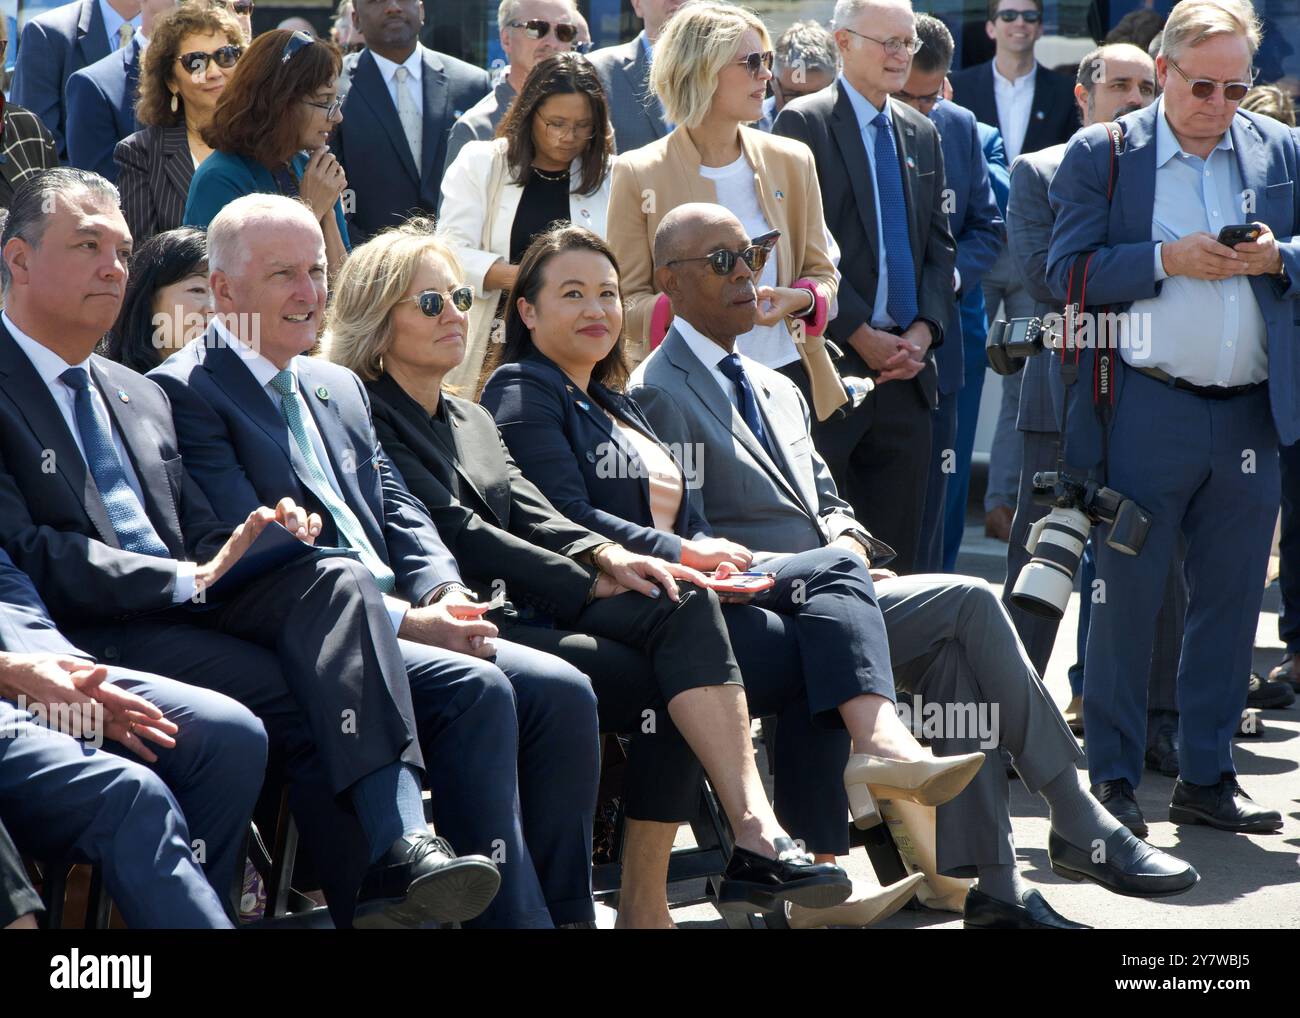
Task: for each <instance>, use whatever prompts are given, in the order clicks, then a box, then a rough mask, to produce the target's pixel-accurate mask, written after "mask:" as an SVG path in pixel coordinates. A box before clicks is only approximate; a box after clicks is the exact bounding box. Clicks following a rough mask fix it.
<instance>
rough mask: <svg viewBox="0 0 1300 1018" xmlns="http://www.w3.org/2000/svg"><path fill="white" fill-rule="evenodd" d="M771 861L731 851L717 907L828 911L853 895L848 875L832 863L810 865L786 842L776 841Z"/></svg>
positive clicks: (808, 859)
mask: <svg viewBox="0 0 1300 1018" xmlns="http://www.w3.org/2000/svg"><path fill="white" fill-rule="evenodd" d="M775 847H776V854H777V857H776V858H775V859H765V858H763V856H761V855H758V854H756V853H754V852H751V851H749V850H748V849H744V848H739V847H737V848H735V849H733V850H732V852H731V859H730V860H728V862H727V869H726V872H725V873H723V874H722V886H721V887H720V888H719V889H718V907H719V908H736V907H743V906H753V907H754V908H755V909H757V910H759V911H776V910H777V909H781V908H783V907H784V903H785V902H787V901H789V902H793V903H794V904H796V905H803V906H805V907H807V908H830V907H831V906H832V905H838V904H839V903H840V902H842V901H844V900H845V899H846V898H847V897H848V896H849V895H850V894H851V893H852V891H853V883H852V881H850V880H849V875H848V874H847V873H845V872H844V871H843V870H842V869H840V868H839V867H838V866H836V865H835V864H834V863H829V862H826V863H814V862H813V861H812V856H811V855H809V854H808V853H807V852H803V851H801V850H800V849H799V848H798V847H797V846H796V845H795V843H794V842H793V841H791V840H790V839H789V838H777V839H776V842H775Z"/></svg>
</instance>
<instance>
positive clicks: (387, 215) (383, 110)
mask: <svg viewBox="0 0 1300 1018" xmlns="http://www.w3.org/2000/svg"><path fill="white" fill-rule="evenodd" d="M352 19H353V23H354V24H355V25H356V27H357V28H359V29H360V30H361V31H362V32H363V33H364V34H365V37H366V48H365V49H364V50H362V51H361V53H360V54H359V55H358V56H357V61H356V65H355V66H354V67H353V69H352V76H351V85H350V88H349V91H348V96H347V100H346V101H345V102H344V103H343V122H342V123H341V124H339V126H338V128H337V129H336V130H335V132H334V138H333V141H332V142H331V145H332V147H333V149H334V154H335V156H336V157H337V158H338V161H339V163H340V164H341V165H342V166H343V169H344V170H345V171H346V173H347V176H348V187H349V188H351V190H352V193H353V203H352V206H351V208H345V211H347V212H349V213H350V215H349V216H348V233H349V234H350V235H351V239H352V244H353V245H354V246H355V245H357V244H360V243H363V242H364V241H365V240H366V239H367V238H368V237H369V236H371V235H372V234H374V233H376V232H378V231H379V230H382V229H383V228H384V227H386V226H395V225H396V224H397V223H398V222H400V221H401V220H403V219H405V218H407V217H408V216H410V215H411V214H412V213H416V212H422V213H424V214H427V215H432V214H433V213H434V212H435V211H436V210H437V208H438V191H439V188H440V187H441V186H442V170H443V165H444V162H445V160H446V156H447V135H448V132H450V130H451V126H452V124H454V123H455V122H456V119H457V118H458V117H459V116H460V115H461V113H462V112H464V111H465V110H467V109H469V108H470V107H471V106H473V105H474V103H476V102H477V101H478V100H479V99H481V98H482V97H483V96H484V95H486V94H487V92H488V89H489V88H490V87H491V83H490V81H489V80H488V74H487V71H484V70H482V69H481V68H478V67H474V66H472V65H470V64H467V63H465V61H463V60H457V59H456V58H455V57H451V56H447V55H446V54H445V53H439V52H437V51H436V50H431V49H426V48H425V47H424V46H422V45H421V44H420V41H419V35H420V26H421V25H422V24H423V23H424V4H423V3H421V2H420V0H357V4H356V6H355V7H354V8H353V11H352Z"/></svg>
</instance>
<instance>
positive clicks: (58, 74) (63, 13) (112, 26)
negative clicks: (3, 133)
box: [13, 0, 140, 159]
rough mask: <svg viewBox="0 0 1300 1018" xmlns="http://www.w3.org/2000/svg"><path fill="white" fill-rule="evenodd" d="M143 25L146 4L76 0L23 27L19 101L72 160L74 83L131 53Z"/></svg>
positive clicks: (15, 91)
mask: <svg viewBox="0 0 1300 1018" xmlns="http://www.w3.org/2000/svg"><path fill="white" fill-rule="evenodd" d="M139 26H140V0H76V2H75V3H70V4H66V5H64V6H63V7H56V8H55V9H54V10H52V11H46V12H45V13H44V14H40V15H38V16H36V17H35V18H32V20H31V21H29V22H27V24H26V25H24V26H23V31H22V34H21V35H20V36H19V37H18V60H17V62H16V63H15V65H14V81H13V98H14V102H16V103H18V104H19V105H20V106H26V107H27V108H28V109H29V110H31V111H32V112H33V113H35V114H36V115H37V116H38V117H40V118H41V119H42V120H43V121H45V126H46V127H48V128H49V129H50V133H51V134H53V135H54V140H55V142H57V143H58V146H59V158H60V159H66V158H67V155H68V147H67V141H66V134H67V106H66V104H65V99H64V89H65V88H66V86H67V83H68V79H69V78H70V77H71V76H72V75H73V74H74V73H75V72H77V71H79V70H81V69H82V68H83V67H86V66H88V65H89V64H93V63H94V62H95V61H96V60H102V59H103V58H104V57H106V56H108V54H110V53H112V52H113V51H114V50H119V49H125V48H126V47H127V46H128V45H129V44H130V42H131V39H132V37H133V36H134V35H135V30H136V29H137V28H138V27H139Z"/></svg>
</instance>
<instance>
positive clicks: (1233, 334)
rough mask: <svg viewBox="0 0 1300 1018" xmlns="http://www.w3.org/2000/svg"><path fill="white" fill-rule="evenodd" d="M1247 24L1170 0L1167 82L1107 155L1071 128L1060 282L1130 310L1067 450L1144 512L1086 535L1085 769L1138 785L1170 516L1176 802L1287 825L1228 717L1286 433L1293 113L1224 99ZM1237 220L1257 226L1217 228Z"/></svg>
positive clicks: (1243, 65)
mask: <svg viewBox="0 0 1300 1018" xmlns="http://www.w3.org/2000/svg"><path fill="white" fill-rule="evenodd" d="M1259 42H1260V27H1259V22H1258V21H1257V19H1256V17H1255V14H1254V11H1253V10H1252V8H1251V7H1250V5H1249V3H1248V2H1246V0H1213V2H1212V0H1184V2H1183V3H1182V4H1179V6H1178V7H1177V8H1175V10H1174V12H1173V14H1172V15H1171V16H1170V19H1169V22H1168V24H1167V25H1166V27H1165V33H1164V37H1163V42H1162V44H1161V51H1160V55H1159V56H1158V57H1157V60H1156V75H1157V78H1158V80H1159V82H1160V85H1161V86H1162V88H1163V90H1164V92H1163V95H1162V97H1161V98H1160V100H1158V101H1157V102H1156V103H1155V104H1153V105H1152V106H1150V107H1148V108H1146V109H1144V110H1140V111H1138V112H1136V113H1130V114H1128V115H1126V116H1124V117H1122V118H1121V119H1120V121H1119V124H1120V126H1121V128H1122V130H1123V139H1122V145H1121V146H1119V148H1120V151H1119V152H1118V154H1116V151H1115V149H1116V146H1114V145H1113V144H1112V139H1111V136H1110V133H1109V131H1108V130H1107V128H1106V127H1105V126H1103V125H1094V126H1092V127H1089V128H1085V129H1084V130H1083V131H1081V132H1079V134H1078V135H1077V136H1076V137H1075V139H1074V140H1073V141H1072V142H1071V143H1070V146H1069V147H1068V148H1067V149H1066V152H1065V157H1064V159H1063V160H1062V162H1061V166H1060V169H1059V170H1058V171H1057V173H1056V175H1055V176H1054V177H1053V180H1052V185H1051V188H1050V191H1049V195H1050V199H1051V203H1052V209H1053V211H1054V212H1055V214H1056V225H1055V228H1054V229H1053V232H1052V242H1051V246H1050V248H1049V250H1048V259H1047V261H1048V266H1047V271H1048V279H1049V281H1050V283H1051V285H1052V289H1053V291H1054V292H1056V293H1067V292H1069V291H1070V290H1071V287H1070V285H1069V281H1070V277H1071V275H1072V274H1074V276H1075V286H1076V287H1078V286H1079V284H1080V282H1081V280H1080V279H1079V274H1080V273H1082V272H1085V271H1086V274H1087V299H1088V307H1087V309H1086V311H1085V318H1084V322H1085V323H1088V322H1089V319H1088V318H1087V317H1086V316H1087V314H1088V313H1089V312H1093V311H1096V310H1098V309H1099V308H1101V307H1102V306H1103V305H1106V306H1109V307H1110V310H1111V311H1115V312H1120V311H1127V312H1128V314H1127V315H1124V316H1122V321H1121V323H1120V326H1119V328H1118V330H1117V331H1116V335H1115V336H1114V337H1113V342H1112V345H1115V346H1118V348H1119V349H1118V351H1117V353H1118V356H1117V357H1111V358H1110V360H1112V361H1115V362H1116V363H1115V364H1114V369H1115V371H1114V374H1115V376H1116V381H1117V384H1116V385H1115V387H1114V389H1113V391H1114V392H1115V393H1116V395H1115V399H1114V404H1113V407H1112V408H1111V410H1112V412H1111V413H1110V415H1109V416H1110V421H1109V422H1108V423H1105V422H1103V419H1102V417H1101V416H1099V414H1098V413H1097V407H1095V406H1094V405H1093V400H1092V398H1091V396H1092V393H1093V391H1094V372H1099V371H1100V369H1101V368H1102V367H1104V366H1105V363H1104V361H1103V359H1102V358H1101V357H1100V356H1099V352H1098V350H1097V349H1095V348H1093V347H1092V346H1089V347H1088V348H1085V349H1081V350H1079V351H1078V352H1079V355H1080V356H1079V361H1080V371H1079V375H1078V381H1076V382H1075V383H1074V384H1073V385H1072V386H1070V387H1069V391H1068V392H1067V397H1066V399H1067V406H1066V417H1065V429H1064V434H1065V454H1064V458H1065V463H1066V465H1067V468H1068V469H1069V470H1070V471H1071V472H1072V473H1075V474H1082V473H1084V472H1089V473H1091V475H1092V476H1094V477H1101V478H1104V480H1105V483H1107V484H1108V485H1109V486H1110V487H1112V488H1114V489H1116V490H1118V491H1120V492H1122V493H1123V494H1124V495H1126V496H1127V497H1129V498H1132V499H1133V500H1134V501H1136V502H1137V503H1138V504H1139V505H1141V506H1142V507H1144V508H1145V509H1146V510H1147V511H1148V512H1149V513H1150V515H1151V517H1152V523H1151V528H1150V533H1149V535H1148V537H1147V539H1146V543H1145V547H1144V548H1143V550H1142V552H1141V554H1139V555H1136V556H1132V555H1124V554H1121V553H1119V552H1118V551H1116V550H1115V549H1113V548H1111V547H1110V546H1109V545H1108V544H1106V543H1105V542H1104V541H1103V540H1098V541H1095V542H1094V545H1095V547H1096V568H1097V576H1098V578H1099V579H1100V580H1101V581H1102V583H1103V584H1104V587H1103V590H1104V595H1105V596H1104V600H1102V601H1101V602H1100V603H1097V604H1094V605H1093V610H1092V619H1091V623H1090V626H1089V633H1088V646H1087V653H1086V662H1085V675H1084V689H1085V693H1086V695H1085V697H1084V726H1085V728H1086V729H1087V732H1088V767H1089V771H1090V774H1091V777H1092V780H1093V782H1094V783H1099V782H1102V781H1112V780H1117V779H1123V780H1127V781H1128V782H1129V783H1130V784H1131V785H1132V786H1134V787H1136V786H1137V785H1138V784H1139V782H1140V779H1141V775H1142V756H1143V748H1144V745H1145V734H1146V731H1145V729H1146V717H1145V709H1144V708H1145V704H1144V702H1143V700H1144V697H1143V692H1142V691H1143V690H1144V689H1145V686H1146V675H1147V672H1148V669H1149V666H1150V658H1151V647H1152V639H1153V635H1154V627H1155V621H1156V614H1157V612H1158V610H1159V608H1160V603H1161V596H1162V593H1163V590H1164V585H1165V578H1166V571H1167V567H1168V563H1169V559H1170V556H1171V555H1172V554H1173V553H1174V544H1175V539H1176V535H1177V532H1178V531H1179V530H1180V529H1181V530H1182V533H1183V536H1184V538H1185V541H1186V558H1185V566H1184V568H1185V572H1186V576H1187V581H1188V587H1189V591H1190V597H1189V604H1188V611H1187V624H1186V630H1185V633H1184V636H1183V648H1182V658H1181V662H1180V665H1179V671H1178V701H1179V707H1180V709H1181V713H1180V718H1179V740H1178V741H1179V765H1180V766H1179V774H1180V776H1179V780H1178V782H1177V784H1175V786H1174V792H1173V799H1172V802H1171V804H1170V819H1171V820H1172V821H1174V822H1175V823H1204V824H1208V825H1210V826H1212V827H1216V828H1219V829H1221V830H1227V831H1272V830H1277V829H1279V828H1280V827H1281V826H1282V819H1281V816H1280V814H1279V813H1278V812H1277V811H1276V810H1269V809H1266V808H1264V807H1262V806H1260V805H1258V804H1256V803H1255V802H1253V801H1252V800H1251V799H1250V797H1249V796H1247V795H1246V794H1245V793H1244V792H1243V791H1242V789H1241V786H1240V785H1239V784H1238V783H1237V778H1236V773H1235V768H1234V765H1233V760H1232V735H1233V732H1234V731H1236V728H1237V724H1238V719H1239V718H1240V716H1241V710H1242V708H1243V706H1244V705H1245V690H1244V689H1243V688H1242V683H1241V676H1242V675H1245V674H1246V673H1247V672H1248V671H1249V668H1250V658H1251V650H1252V648H1253V646H1254V634H1255V626H1256V620H1257V617H1258V614H1259V608H1260V600H1261V597H1262V592H1263V587H1264V575H1265V569H1266V567H1267V561H1268V553H1269V547H1270V544H1271V541H1272V534H1273V523H1274V520H1275V519H1276V517H1277V509H1278V502H1279V497H1280V493H1279V487H1280V482H1279V477H1278V441H1279V438H1280V439H1281V441H1282V442H1284V443H1291V442H1294V441H1296V439H1297V438H1300V359H1298V357H1297V351H1296V349H1295V326H1294V322H1293V318H1294V314H1295V308H1296V305H1295V303H1294V301H1295V300H1296V299H1297V297H1300V242H1297V240H1296V234H1297V233H1300V192H1298V191H1297V186H1298V180H1297V148H1296V144H1295V139H1294V138H1293V137H1292V135H1291V133H1290V131H1289V130H1288V129H1287V128H1286V127H1285V126H1283V125H1281V124H1279V123H1277V122H1276V121H1272V120H1269V119H1267V118H1263V117H1257V116H1255V115H1253V114H1249V113H1244V112H1242V111H1240V110H1238V108H1237V106H1238V103H1239V102H1240V100H1241V99H1242V97H1244V95H1245V93H1246V91H1247V89H1248V88H1249V86H1250V80H1251V73H1250V71H1251V62H1252V59H1253V57H1254V54H1255V52H1256V50H1257V49H1258V48H1259ZM1112 160H1113V167H1114V172H1115V187H1114V192H1113V198H1111V199H1108V197H1107V182H1108V180H1109V178H1110V172H1111V168H1112ZM1245 222H1252V223H1254V224H1255V225H1256V226H1258V227H1259V229H1260V233H1259V236H1258V239H1256V240H1254V241H1252V242H1247V243H1237V244H1235V245H1233V246H1226V245H1224V244H1220V243H1218V242H1217V240H1216V236H1217V235H1218V233H1219V231H1220V230H1221V229H1222V228H1223V227H1225V226H1232V225H1237V224H1241V223H1245ZM1081 256H1082V257H1081ZM1085 260H1086V261H1087V268H1086V269H1085V268H1084V267H1083V266H1084V261H1085ZM1094 324H1095V323H1094ZM1093 331H1094V333H1095V332H1097V331H1099V330H1096V329H1094V330H1093ZM1081 382H1082V384H1080V383H1081ZM1104 533H1105V532H1104V531H1103V535H1104Z"/></svg>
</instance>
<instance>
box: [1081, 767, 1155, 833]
mask: <svg viewBox="0 0 1300 1018" xmlns="http://www.w3.org/2000/svg"><path fill="white" fill-rule="evenodd" d="M1092 797H1093V798H1094V799H1096V800H1097V801H1098V802H1099V803H1101V804H1102V805H1103V806H1105V807H1106V812H1108V813H1109V814H1110V815H1111V816H1113V817H1114V818H1115V819H1116V820H1118V821H1119V822H1120V823H1121V824H1123V825H1124V826H1125V827H1127V828H1128V829H1129V830H1130V831H1132V832H1133V833H1134V834H1136V835H1137V836H1138V837H1139V838H1145V837H1146V836H1147V821H1146V817H1144V816H1143V815H1142V810H1141V808H1140V807H1139V806H1138V804H1137V796H1136V795H1135V794H1134V793H1133V786H1132V785H1130V784H1129V783H1128V779H1127V778H1116V779H1115V780H1113V781H1102V782H1099V783H1097V784H1095V785H1093V786H1092Z"/></svg>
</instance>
